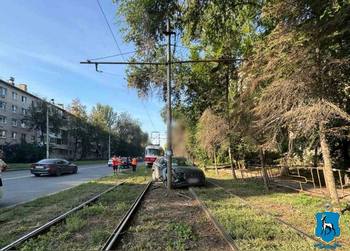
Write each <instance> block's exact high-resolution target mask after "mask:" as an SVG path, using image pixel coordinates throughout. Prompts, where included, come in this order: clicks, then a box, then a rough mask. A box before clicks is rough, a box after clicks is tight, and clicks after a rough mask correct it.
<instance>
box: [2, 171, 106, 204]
mask: <svg viewBox="0 0 350 251" xmlns="http://www.w3.org/2000/svg"><path fill="white" fill-rule="evenodd" d="M16 172H20V173H16V174H13V172H8V173H3V183H4V186H3V191H4V196H3V198H2V199H1V200H0V208H2V207H8V206H13V205H16V204H19V203H24V202H27V201H30V200H33V199H36V198H39V197H42V196H46V195H49V194H52V193H56V192H59V191H62V190H64V189H68V188H71V187H74V186H77V185H80V184H82V183H84V182H87V181H90V180H94V179H97V178H101V177H103V176H106V175H109V174H111V173H112V170H111V168H110V167H107V166H106V165H103V164H102V165H101V164H99V165H89V166H87V165H86V166H84V167H82V168H79V171H78V173H77V174H67V175H62V176H58V177H57V176H41V177H35V176H34V175H31V174H30V173H29V171H28V170H25V171H24V172H23V171H16Z"/></svg>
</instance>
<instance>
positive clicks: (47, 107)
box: [46, 102, 50, 159]
mask: <svg viewBox="0 0 350 251" xmlns="http://www.w3.org/2000/svg"><path fill="white" fill-rule="evenodd" d="M49 157H50V135H49V103H48V102H47V104H46V158H47V159H48V158H49Z"/></svg>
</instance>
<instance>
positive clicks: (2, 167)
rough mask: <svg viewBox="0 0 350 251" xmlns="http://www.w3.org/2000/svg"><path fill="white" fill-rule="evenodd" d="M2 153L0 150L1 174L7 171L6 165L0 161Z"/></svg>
mask: <svg viewBox="0 0 350 251" xmlns="http://www.w3.org/2000/svg"><path fill="white" fill-rule="evenodd" d="M2 158H3V152H2V151H1V150H0V172H3V171H5V170H6V169H7V164H6V163H5V161H3V160H2Z"/></svg>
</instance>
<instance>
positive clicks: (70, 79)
mask: <svg viewBox="0 0 350 251" xmlns="http://www.w3.org/2000/svg"><path fill="white" fill-rule="evenodd" d="M100 2H101V5H102V7H103V9H104V11H105V13H106V16H107V18H108V20H109V22H110V24H111V26H112V29H113V31H114V34H115V35H116V38H117V41H118V44H119V47H120V48H121V50H122V52H129V51H133V50H134V48H133V46H132V45H131V44H126V43H124V42H123V40H122V34H121V33H120V32H119V29H120V27H121V26H122V25H125V23H124V22H123V20H121V18H120V17H116V15H115V12H116V5H114V4H113V3H112V0H100ZM0 10H1V17H0V38H1V39H0V78H1V79H4V80H7V79H9V78H10V77H11V76H13V77H15V79H16V80H15V82H16V83H26V84H28V87H29V91H30V92H32V93H34V94H37V95H39V96H42V97H46V98H48V99H51V98H54V99H55V102H56V103H64V104H65V105H68V104H69V103H70V102H71V100H72V99H74V98H79V99H80V100H81V102H82V103H83V104H85V105H86V106H87V107H88V109H91V107H92V106H93V105H94V104H96V103H97V102H100V103H103V104H109V105H111V106H112V107H113V108H114V110H115V111H117V112H129V113H130V114H131V115H132V116H133V117H134V118H136V119H138V120H139V121H140V122H141V125H142V128H143V130H144V131H146V132H148V133H151V132H152V131H165V125H164V123H163V121H162V119H161V117H160V109H161V108H162V107H163V103H162V101H161V100H160V99H159V98H158V97H151V98H148V99H147V100H144V99H140V98H139V97H138V96H137V92H136V90H134V89H129V88H128V87H127V82H126V80H125V66H101V70H103V71H105V72H106V73H98V72H95V68H94V66H93V65H81V64H79V62H80V61H85V60H86V59H91V58H97V57H101V56H107V55H112V54H118V53H119V51H118V48H117V46H116V44H115V43H114V41H113V38H112V36H111V34H110V33H109V30H108V27H107V25H106V23H105V21H104V19H103V16H102V14H101V12H100V10H99V7H98V4H97V1H96V0H60V1H47V0H1V1H0ZM127 57H128V56H124V59H127ZM111 60H122V58H121V57H115V58H112V59H111Z"/></svg>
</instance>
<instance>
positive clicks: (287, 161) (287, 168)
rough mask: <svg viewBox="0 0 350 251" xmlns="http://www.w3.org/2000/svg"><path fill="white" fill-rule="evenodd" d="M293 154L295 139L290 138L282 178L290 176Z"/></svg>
mask: <svg viewBox="0 0 350 251" xmlns="http://www.w3.org/2000/svg"><path fill="white" fill-rule="evenodd" d="M292 152H293V138H290V137H288V153H287V156H286V161H285V165H283V166H282V168H281V173H280V175H281V176H288V175H289V163H290V161H289V160H290V157H291V155H292Z"/></svg>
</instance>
